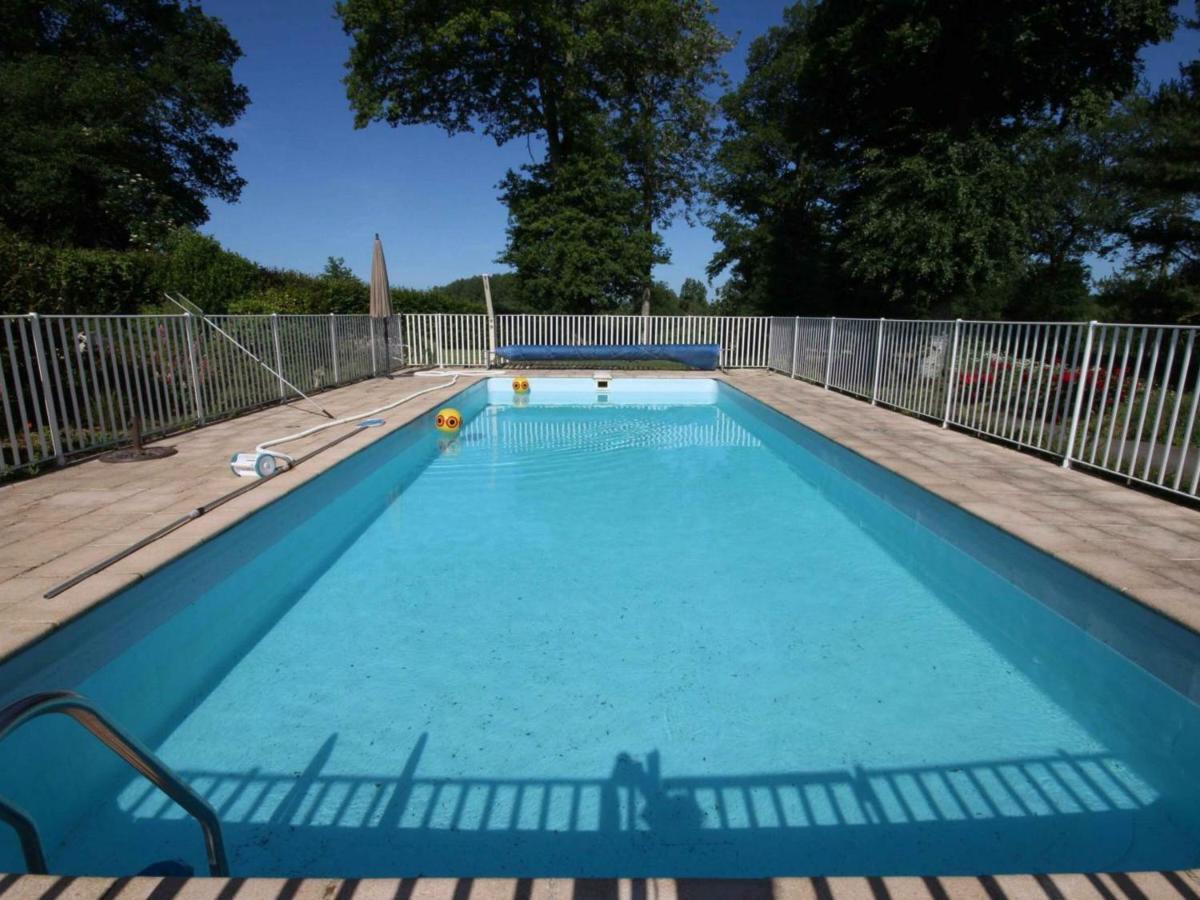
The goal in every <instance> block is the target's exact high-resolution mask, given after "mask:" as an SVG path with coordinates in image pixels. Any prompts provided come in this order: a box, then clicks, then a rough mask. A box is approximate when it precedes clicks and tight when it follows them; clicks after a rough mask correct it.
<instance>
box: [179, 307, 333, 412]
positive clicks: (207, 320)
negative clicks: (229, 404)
mask: <svg viewBox="0 0 1200 900" xmlns="http://www.w3.org/2000/svg"><path fill="white" fill-rule="evenodd" d="M163 296H164V297H166V298H167V299H168V300H170V301H171V302H172V303H174V304H175V305H176V306H178V307H179V308H180V309H182V310H183V311H184V312H185V313H190V314H192V315H199V316H200V319H201V321H203V322H204V324H206V325H207V326H208V327H209V328H212V329H213V330H214V331H216V332H217V333H218V334H220V335H221V336H222V337H223V338H225V340H227V341H229V343H231V344H233V346H235V347H237V348H238V349H239V350H241V351H242V352H243V353H245V354H246V355H247V356H248V357H250V358H251V359H252V360H254V361H255V362H256V363H258V364H259V365H260V366H262V367H263V368H264V369H266V370H267V371H268V372H270V373H271V374H272V375H274V376H275V377H276V378H278V379H279V380H280V381H282V382H283V383H284V384H286V385H287V386H288V387H290V388H291V389H292V390H293V391H295V392H296V393H297V394H299V395H300V396H301V397H303V398H304V399H305V400H307V401H308V402H309V403H311V404H312V405H313V406H315V407H316V408H317V410H318V411H319V412H320V413H321V415H323V416H325V417H327V418H330V419H332V418H334V415H333V413H331V412H330V411H329V410H327V409H325V408H324V407H323V406H321V405H319V404H318V403H317V401H316V400H314V399H313V398H312V397H310V396H308V394H306V393H304V391H302V390H300V388H298V387H296V386H295V385H294V384H292V383H291V382H290V381H288V380H287V379H286V378H284V377H283V373H282V372H278V371H276V370H275V369H272V368H271V367H270V366H268V365H267V364H266V363H265V362H263V361H262V360H261V359H259V358H258V357H257V356H256V355H255V354H254V352H253V351H251V350H247V349H246V348H245V347H243V346H242V345H241V344H239V343H238V341H237V339H236V338H235V337H234V336H233V335H232V334H230V333H229V332H228V331H226V330H225V329H224V328H222V327H221V326H220V325H218V324H217V323H216V322H214V321H213V320H212V319H210V318H209V317H208V316H206V315H205V314H204V310H202V309H201V308H200V307H198V306H196V304H195V303H193V302H192V301H191V300H189V299H188V298H187V297H185V296H183V294H179V300H176V299H175V298H174V297H172V296H171V295H170V293H168V292H164V293H163ZM180 300H182V301H183V303H180V302H179V301H180ZM184 303H186V304H187V306H184ZM189 307H191V309H189ZM193 309H194V310H195V312H192V310H193Z"/></svg>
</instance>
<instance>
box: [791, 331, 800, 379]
mask: <svg viewBox="0 0 1200 900" xmlns="http://www.w3.org/2000/svg"><path fill="white" fill-rule="evenodd" d="M799 359H800V317H799V316H796V323H795V324H794V325H793V326H792V377H793V378H795V377H796V363H797V361H798V360H799Z"/></svg>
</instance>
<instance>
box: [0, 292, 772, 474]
mask: <svg viewBox="0 0 1200 900" xmlns="http://www.w3.org/2000/svg"><path fill="white" fill-rule="evenodd" d="M210 322H211V323H212V324H209V323H210ZM214 325H215V326H217V327H216V328H214V327H213V326H214ZM770 325H771V320H769V319H767V318H765V317H738V316H650V317H642V316H555V315H530V316H497V317H495V319H494V321H493V323H492V327H491V328H489V322H488V318H487V316H485V315H483V314H477V315H476V314H445V313H421V314H416V313H412V314H407V315H398V316H395V317H394V318H393V319H392V320H390V321H389V323H388V328H387V331H388V340H387V346H386V347H385V343H384V334H383V331H384V329H383V327H382V323H381V322H377V321H374V320H372V319H370V318H369V317H368V316H365V315H328V316H303V315H263V316H209V317H208V318H207V320H206V319H204V318H201V317H198V316H190V315H186V314H184V315H145V316H37V315H27V316H0V397H2V402H3V406H2V408H0V475H5V474H8V473H10V472H13V471H16V470H19V469H25V468H29V467H31V466H36V465H39V464H41V463H44V462H46V461H47V460H51V459H53V460H56V461H57V462H58V463H60V464H61V463H63V462H65V461H66V459H67V458H68V457H73V456H80V455H83V454H87V453H93V452H96V451H98V450H103V449H105V448H108V447H112V446H114V445H116V444H120V443H125V442H128V441H129V440H130V437H131V431H132V427H133V423H134V422H135V421H136V422H137V423H138V425H139V427H140V428H141V432H142V434H143V435H144V436H145V437H146V438H148V439H150V438H156V437H161V436H162V435H165V434H169V433H171V432H174V431H178V430H180V429H182V428H188V427H191V426H193V425H199V424H203V423H205V422H209V421H212V420H214V419H219V418H223V417H227V416H232V415H237V414H239V413H242V412H245V411H247V410H251V409H256V408H258V407H261V406H265V405H267V404H271V403H278V402H281V401H286V400H290V399H294V398H295V397H296V393H295V391H294V390H293V387H292V386H294V387H295V388H298V389H299V390H301V391H303V392H305V393H306V394H312V393H316V392H319V391H323V390H327V389H329V388H331V387H335V386H337V385H341V384H347V383H349V382H352V381H356V380H358V379H361V378H368V377H371V376H372V375H375V374H382V373H383V372H385V371H390V370H392V369H394V368H396V367H397V366H398V365H401V364H416V365H439V366H456V367H458V366H475V367H483V366H488V365H489V364H490V363H491V362H492V361H493V360H494V358H495V357H494V350H495V346H496V344H501V345H502V344H505V343H559V344H625V343H663V344H672V343H718V344H720V345H721V364H722V365H723V366H725V367H728V368H735V367H759V368H765V367H766V366H767V350H768V346H769V340H768V330H769V328H770ZM217 328H219V329H221V331H223V332H225V334H222V333H221V332H219V331H218V330H217ZM230 338H232V341H231V340H230ZM233 341H236V342H237V344H240V345H241V346H242V347H244V348H245V351H248V352H249V353H251V354H253V355H254V356H255V357H258V359H260V360H262V362H263V363H265V365H266V366H268V367H270V369H271V370H273V371H268V369H267V368H264V367H263V365H260V364H259V363H258V362H256V361H255V359H254V358H252V357H251V356H249V355H247V352H244V351H243V350H242V349H240V348H239V347H238V346H236V345H235V344H234V343H233ZM275 373H278V374H275Z"/></svg>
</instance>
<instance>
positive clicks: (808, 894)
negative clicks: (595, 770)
mask: <svg viewBox="0 0 1200 900" xmlns="http://www.w3.org/2000/svg"><path fill="white" fill-rule="evenodd" d="M1197 896H1200V878H1197V877H1196V876H1195V874H1194V873H1191V872H1183V873H1176V872H1133V873H1116V874H1110V873H1102V874H1095V875H1090V874H1089V875H996V876H989V875H984V876H980V877H978V878H973V877H955V878H890V877H875V878H775V879H765V878H764V879H746V880H739V881H719V880H713V879H674V878H611V879H587V880H584V879H571V878H405V879H401V878H374V879H361V880H359V879H328V878H289V879H282V878H146V877H142V878H58V877H54V876H50V875H42V876H31V875H26V876H23V877H18V876H0V898H2V900H99V898H102V900H234V898H237V900H951V898H953V900H1063V898H1068V897H1069V898H1072V900H1075V898H1078V900H1160V898H1161V900H1195V898H1196V897H1197Z"/></svg>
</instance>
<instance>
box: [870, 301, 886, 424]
mask: <svg viewBox="0 0 1200 900" xmlns="http://www.w3.org/2000/svg"><path fill="white" fill-rule="evenodd" d="M884 321H885V320H884V318H883V317H882V316H880V317H879V330H878V331H876V332H875V375H874V377H873V378H872V379H871V405H872V406H874V405H875V401H876V400H877V399H878V397H879V365H880V363H881V362H882V361H883V323H884Z"/></svg>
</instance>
